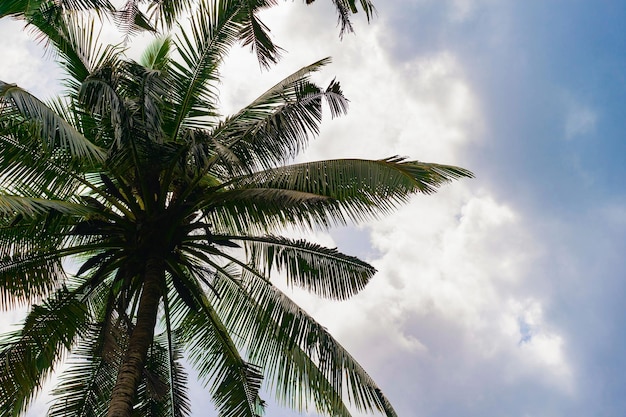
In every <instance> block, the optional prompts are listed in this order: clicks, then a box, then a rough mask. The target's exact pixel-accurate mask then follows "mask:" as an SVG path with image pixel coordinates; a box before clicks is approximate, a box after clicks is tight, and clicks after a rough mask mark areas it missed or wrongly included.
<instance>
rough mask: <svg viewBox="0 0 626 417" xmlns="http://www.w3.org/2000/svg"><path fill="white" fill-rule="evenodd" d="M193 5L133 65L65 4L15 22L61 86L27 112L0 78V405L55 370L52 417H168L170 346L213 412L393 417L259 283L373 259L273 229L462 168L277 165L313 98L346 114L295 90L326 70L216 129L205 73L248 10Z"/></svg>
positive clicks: (386, 198) (375, 206)
mask: <svg viewBox="0 0 626 417" xmlns="http://www.w3.org/2000/svg"><path fill="white" fill-rule="evenodd" d="M197 3H198V5H197V7H196V8H195V9H194V11H193V13H192V14H191V20H190V24H189V26H188V27H186V28H182V27H181V28H179V31H178V35H176V36H173V37H156V38H155V39H154V41H153V42H152V44H151V45H150V46H149V47H148V48H147V49H146V51H145V53H144V55H143V56H142V58H141V59H140V60H138V61H135V60H132V59H130V58H127V57H126V56H125V54H124V50H123V49H122V48H120V47H117V46H111V45H101V44H100V43H99V42H98V39H97V36H95V35H94V33H95V30H94V21H93V20H91V18H90V17H85V16H84V15H83V14H81V13H75V12H70V11H68V10H59V9H58V8H56V9H55V8H50V9H45V8H39V9H37V10H36V11H34V12H33V13H30V14H29V15H28V16H27V19H28V22H29V23H30V24H31V25H32V26H33V27H34V28H37V30H38V31H39V33H40V35H41V36H42V38H43V39H45V40H46V42H48V44H49V46H50V47H51V48H53V49H54V50H55V51H56V53H57V57H58V60H59V62H60V63H61V65H62V66H63V68H64V70H65V72H66V73H67V78H66V80H65V86H66V91H67V94H66V95H65V96H64V97H62V98H59V99H57V100H56V101H52V102H49V103H44V102H42V101H40V100H38V99H37V98H36V97H34V96H32V95H31V94H29V93H28V92H27V91H25V90H24V89H22V88H20V87H18V86H16V85H15V84H9V83H6V82H3V81H0V304H1V307H2V308H4V309H10V308H14V307H18V306H26V307H28V308H29V312H28V314H27V316H26V318H25V319H24V322H23V324H22V326H21V328H20V329H19V330H16V331H14V332H12V333H9V334H6V335H4V336H3V337H2V338H1V340H0V415H3V416H5V415H6V416H13V415H20V414H21V413H23V412H24V411H25V410H27V408H28V406H29V405H30V404H31V402H32V400H33V399H34V398H35V396H36V394H37V393H38V392H39V391H40V390H41V389H42V385H43V383H44V382H45V381H46V379H48V378H49V376H50V375H52V373H53V372H54V371H56V370H58V369H61V370H62V372H61V373H60V376H59V378H58V385H57V386H56V388H55V389H54V391H53V396H54V401H53V402H52V404H51V406H50V410H49V415H50V416H52V417H62V416H104V415H106V416H109V417H119V416H165V415H167V416H185V415H188V414H189V412H190V411H189V410H190V402H189V398H188V395H187V390H186V382H187V375H186V372H185V367H183V362H182V361H183V355H184V358H185V361H186V362H187V363H188V364H189V365H190V366H192V367H193V368H195V370H196V372H197V374H198V378H199V380H200V382H201V383H202V384H204V386H205V387H206V389H207V391H208V392H209V394H210V396H211V398H212V400H213V402H214V404H215V406H216V408H217V410H218V411H219V414H220V415H221V416H228V417H230V416H232V417H242V416H258V415H260V414H261V413H262V411H263V407H264V402H263V401H262V399H261V398H260V396H259V392H260V389H261V386H262V385H263V386H265V387H266V389H267V390H268V391H269V392H270V393H272V394H274V395H275V396H276V397H277V398H278V399H279V400H280V401H281V402H283V403H284V404H285V405H287V406H289V407H291V408H294V409H296V410H303V409H306V408H309V407H314V408H315V409H316V410H318V412H320V413H323V414H328V415H333V416H349V415H350V411H349V409H348V407H349V406H353V407H355V408H356V409H358V410H365V411H378V412H382V413H383V414H385V415H387V416H395V412H394V410H393V408H392V407H391V405H390V404H389V402H388V400H387V399H386V397H385V396H384V395H383V394H382V392H381V390H380V389H379V388H378V387H377V386H376V384H375V383H374V381H373V380H372V379H371V378H370V377H369V376H368V374H367V373H366V372H365V371H364V370H363V368H362V367H361V366H360V365H359V364H358V363H357V362H356V361H355V360H354V358H353V357H352V356H350V354H349V353H348V352H346V351H345V349H344V348H343V347H342V346H341V345H340V344H339V343H338V342H337V341H336V340H335V339H334V338H333V337H332V336H331V335H330V334H329V333H328V332H327V331H326V329H325V328H324V327H323V326H321V325H320V324H318V323H317V322H316V321H315V320H314V319H313V318H312V317H311V316H310V315H308V314H307V313H306V312H305V311H304V310H302V309H301V308H299V307H298V306H297V305H296V304H294V303H293V302H292V300H291V299H290V298H289V297H288V296H287V295H286V294H284V293H283V292H281V291H280V290H279V289H278V288H277V287H276V286H275V285H274V284H273V283H272V280H271V279H270V278H271V276H273V275H280V276H282V277H283V278H284V279H286V280H287V282H288V284H289V285H292V286H299V287H302V288H305V289H307V290H309V291H311V292H313V293H314V294H317V295H319V296H321V297H326V298H330V299H339V300H343V299H346V298H349V297H350V296H352V295H353V294H355V293H357V292H358V291H360V290H361V289H362V288H363V287H364V286H365V285H366V284H367V283H368V281H369V280H370V279H371V277H372V276H373V275H374V273H375V270H374V268H373V267H372V266H370V265H368V264H367V263H365V262H363V261H361V260H359V259H357V258H355V257H352V256H348V255H345V254H343V253H341V252H339V251H337V250H336V249H334V248H326V247H323V246H320V245H318V244H315V243H311V242H308V241H305V240H302V239H290V238H286V237H282V236H281V233H283V232H284V231H285V230H286V229H287V228H294V227H295V228H300V229H303V230H320V229H322V230H323V229H328V228H330V227H332V226H333V225H335V224H342V223H346V222H349V221H362V220H364V219H368V218H372V217H376V216H377V215H380V214H381V213H386V212H388V211H389V210H391V209H393V208H394V207H395V206H396V205H397V204H398V203H402V202H404V201H406V200H407V199H408V198H409V197H410V196H411V195H413V194H415V193H420V192H421V193H426V194H429V193H431V192H434V191H435V190H436V189H437V187H438V186H440V185H441V184H443V183H445V182H447V181H450V180H452V179H456V178H460V177H469V176H471V173H470V172H468V171H466V170H464V169H461V168H457V167H453V166H447V165H440V164H429V163H422V162H417V161H411V160H405V159H403V158H399V157H390V158H387V159H382V160H358V159H343V160H329V161H318V162H309V163H298V164H293V163H292V162H293V160H294V158H295V157H296V155H297V154H298V153H299V152H300V151H301V150H302V149H303V148H304V147H305V146H306V144H307V143H308V141H309V140H310V139H311V138H312V137H314V136H315V135H316V134H317V133H318V128H319V123H320V121H321V117H322V105H323V103H324V102H325V103H326V104H327V107H328V108H329V109H330V114H331V116H332V117H335V116H339V115H342V114H343V113H345V111H346V108H347V102H346V99H345V98H344V96H343V94H342V91H341V89H340V86H339V83H338V82H336V81H334V80H333V81H332V82H331V83H330V84H329V85H328V87H326V88H321V87H319V86H318V85H316V84H314V83H312V82H311V81H310V78H309V77H310V74H311V73H312V72H315V71H318V70H319V69H320V68H322V67H323V66H324V65H325V64H326V63H327V62H328V61H329V60H328V59H323V60H321V61H319V62H316V63H314V64H312V65H309V66H307V67H305V68H302V69H301V70H299V71H296V72H295V73H293V74H291V75H290V76H288V77H287V78H285V79H284V80H282V81H281V82H279V83H278V84H276V85H275V86H273V87H272V88H270V89H269V90H268V91H266V92H265V93H263V94H261V95H260V96H259V97H258V98H257V99H256V100H254V101H253V102H252V103H251V104H250V105H248V106H247V107H245V108H243V109H242V110H240V111H239V112H238V113H236V114H234V115H231V116H228V117H222V116H220V115H219V114H218V105H217V97H218V90H217V82H218V81H219V73H218V70H219V67H220V63H221V62H222V60H223V58H224V56H225V54H226V53H227V51H228V50H229V48H230V47H231V46H232V45H233V44H234V43H236V42H238V41H239V40H240V39H241V33H242V32H243V31H245V27H246V25H247V24H248V19H249V13H248V10H247V9H246V7H244V6H243V5H242V4H243V3H245V2H241V1H228V0H224V1H198V2H197ZM290 163H291V164H290ZM61 364H64V365H63V366H61Z"/></svg>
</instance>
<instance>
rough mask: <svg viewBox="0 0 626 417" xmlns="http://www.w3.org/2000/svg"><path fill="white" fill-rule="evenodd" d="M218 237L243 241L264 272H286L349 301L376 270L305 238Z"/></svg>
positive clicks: (324, 294) (307, 285)
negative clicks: (274, 269)
mask: <svg viewBox="0 0 626 417" xmlns="http://www.w3.org/2000/svg"><path fill="white" fill-rule="evenodd" d="M213 238H214V239H220V238H222V239H228V240H234V241H243V242H245V244H246V249H247V252H248V259H249V261H250V262H251V263H252V265H254V267H255V268H256V269H258V270H259V271H261V272H262V273H263V275H266V276H268V275H269V274H270V272H271V271H272V269H273V268H276V270H277V271H278V272H285V273H286V277H287V282H288V283H289V284H290V285H296V286H299V287H302V288H304V289H306V290H308V291H310V292H312V293H314V294H316V295H318V296H321V297H326V298H332V299H337V300H345V299H348V298H350V297H351V296H353V295H354V294H356V293H358V292H359V291H361V290H362V289H363V288H364V287H365V285H367V283H368V282H369V280H370V279H371V278H372V276H374V274H375V273H376V269H374V267H372V266H371V265H369V264H367V263H365V262H363V261H361V260H360V259H358V258H356V257H354V256H348V255H345V254H343V253H341V252H339V251H337V249H336V248H326V247H323V246H321V245H318V244H315V243H311V242H307V241H305V240H302V239H298V240H292V239H287V238H284V237H280V236H219V235H214V236H213Z"/></svg>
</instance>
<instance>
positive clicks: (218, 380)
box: [180, 299, 263, 417]
mask: <svg viewBox="0 0 626 417" xmlns="http://www.w3.org/2000/svg"><path fill="white" fill-rule="evenodd" d="M180 328H181V330H182V332H183V333H182V334H181V336H182V337H183V340H184V342H185V345H186V347H187V350H188V352H189V361H190V363H191V365H192V366H193V367H194V368H196V370H197V371H198V374H199V377H200V379H201V380H202V381H204V383H205V384H209V385H210V386H209V390H210V392H211V397H212V399H213V402H214V404H215V406H216V407H217V409H218V410H219V412H220V415H221V416H224V417H245V416H249V417H259V413H258V411H259V410H258V407H259V405H260V399H259V398H258V392H259V389H260V387H261V381H262V378H263V376H262V374H261V372H260V371H261V370H260V369H259V368H258V367H257V366H255V365H253V364H251V363H248V362H246V361H244V360H243V359H242V357H241V355H240V354H239V352H238V350H237V348H236V347H235V344H234V343H233V341H232V340H231V338H230V335H229V333H228V330H227V328H226V327H224V325H223V323H222V322H221V320H220V318H219V316H218V315H217V314H216V313H215V311H214V310H213V308H212V307H211V306H210V305H209V303H208V302H207V300H206V299H204V300H203V302H202V310H201V311H200V312H191V313H190V314H188V315H187V316H186V317H185V319H184V321H183V323H182V324H181V326H180Z"/></svg>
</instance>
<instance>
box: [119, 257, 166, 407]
mask: <svg viewBox="0 0 626 417" xmlns="http://www.w3.org/2000/svg"><path fill="white" fill-rule="evenodd" d="M163 279H164V265H163V260H162V259H148V260H147V262H146V271H145V277H144V284H143V290H142V292H141V298H140V300H139V309H138V310H137V322H136V324H135V328H134V330H133V332H132V334H131V336H130V340H129V341H128V349H127V350H126V354H125V356H124V360H123V362H122V366H121V367H120V371H119V373H118V375H117V381H116V383H115V387H114V388H113V392H112V394H111V402H110V403H109V411H108V413H107V417H130V415H131V413H132V409H133V400H134V398H135V394H136V391H137V387H138V386H139V382H140V381H141V377H142V375H143V369H144V365H145V362H146V356H147V354H148V349H149V348H150V345H151V344H152V339H153V336H154V326H155V324H156V319H157V313H158V310H159V302H160V300H161V289H162V282H163Z"/></svg>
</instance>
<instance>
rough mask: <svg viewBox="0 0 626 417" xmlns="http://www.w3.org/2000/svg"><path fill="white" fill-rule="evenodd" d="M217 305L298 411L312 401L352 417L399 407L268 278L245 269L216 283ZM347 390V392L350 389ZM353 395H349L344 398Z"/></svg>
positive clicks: (280, 395)
mask: <svg viewBox="0 0 626 417" xmlns="http://www.w3.org/2000/svg"><path fill="white" fill-rule="evenodd" d="M216 286H217V293H218V294H219V297H220V298H219V299H216V300H215V301H214V302H215V305H216V309H217V311H218V312H219V314H220V315H221V316H222V317H224V321H225V324H226V325H227V326H228V327H229V328H230V329H231V331H232V332H233V333H234V334H237V335H238V336H239V339H240V341H241V343H242V346H243V349H244V350H245V351H246V352H247V353H248V355H249V357H250V359H251V360H253V361H256V362H259V363H264V364H266V368H265V371H266V373H267V376H268V382H269V383H270V384H271V386H272V388H273V390H274V391H275V394H276V396H277V397H278V398H279V400H281V402H283V403H285V404H286V405H287V406H289V407H292V408H295V409H297V410H304V409H306V408H307V406H308V403H309V401H310V400H311V399H312V400H313V401H314V403H315V405H316V408H317V409H318V411H320V412H323V413H329V414H334V413H337V414H338V415H342V416H349V415H350V413H349V412H348V410H347V409H346V408H345V405H344V402H349V403H350V404H352V405H354V406H355V407H356V408H357V409H358V410H360V411H370V412H371V411H381V412H383V413H385V414H386V415H387V416H389V417H392V416H393V417H395V416H396V414H395V411H393V408H391V406H390V405H389V403H388V401H387V400H386V398H385V397H384V396H383V395H382V393H381V391H380V389H379V388H378V387H377V386H376V384H375V383H374V382H373V380H372V379H371V378H370V377H369V375H367V373H366V372H365V371H364V370H363V368H362V367H361V366H360V365H359V364H358V363H357V362H356V361H355V360H354V358H352V356H350V355H349V354H348V352H346V351H345V349H344V348H343V347H342V346H341V345H340V344H339V343H338V342H337V341H336V340H335V339H334V338H332V336H330V334H329V333H328V331H327V330H326V329H325V328H324V327H323V326H321V325H320V324H319V323H317V322H316V321H315V320H314V319H313V318H311V317H310V316H309V315H308V314H307V313H306V312H304V310H302V309H301V308H299V307H298V306H297V305H295V304H294V303H293V302H292V301H291V300H290V299H289V298H288V297H287V296H285V295H284V294H283V293H281V292H280V291H279V290H278V289H277V288H275V287H274V286H272V285H271V284H269V283H268V282H267V281H266V280H264V279H259V278H258V277H255V276H254V275H253V274H250V273H245V274H243V275H242V276H241V280H240V282H239V283H238V282H237V281H233V280H232V279H221V280H219V281H218V282H217V283H216ZM344 391H345V392H344ZM344 394H347V398H344Z"/></svg>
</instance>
